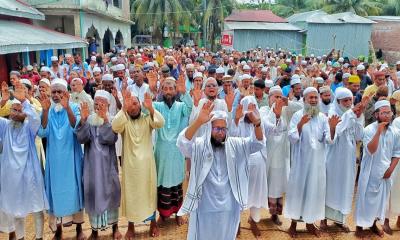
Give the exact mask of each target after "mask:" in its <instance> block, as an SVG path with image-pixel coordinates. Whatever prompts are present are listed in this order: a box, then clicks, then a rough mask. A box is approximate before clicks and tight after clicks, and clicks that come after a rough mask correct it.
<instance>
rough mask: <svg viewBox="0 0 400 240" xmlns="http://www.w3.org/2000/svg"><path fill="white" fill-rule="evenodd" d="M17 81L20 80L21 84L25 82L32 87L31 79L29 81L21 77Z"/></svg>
mask: <svg viewBox="0 0 400 240" xmlns="http://www.w3.org/2000/svg"><path fill="white" fill-rule="evenodd" d="M19 81H20V83H22V84H26V85H28V86H31V87H32V83H31V81H29V79H26V78H23V79H21V80H19Z"/></svg>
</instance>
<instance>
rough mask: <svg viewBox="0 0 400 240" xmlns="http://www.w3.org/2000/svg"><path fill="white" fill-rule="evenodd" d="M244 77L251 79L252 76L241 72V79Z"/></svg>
mask: <svg viewBox="0 0 400 240" xmlns="http://www.w3.org/2000/svg"><path fill="white" fill-rule="evenodd" d="M244 79H252V77H251V76H250V75H249V74H243V75H242V80H244Z"/></svg>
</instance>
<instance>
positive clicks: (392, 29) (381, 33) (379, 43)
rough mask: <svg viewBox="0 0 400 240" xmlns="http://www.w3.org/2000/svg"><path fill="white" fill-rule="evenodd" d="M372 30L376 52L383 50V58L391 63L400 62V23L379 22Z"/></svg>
mask: <svg viewBox="0 0 400 240" xmlns="http://www.w3.org/2000/svg"><path fill="white" fill-rule="evenodd" d="M375 21H376V22H377V23H376V24H374V26H373V28H372V37H371V40H372V44H373V46H374V48H375V50H376V51H378V49H382V52H383V57H384V59H385V60H386V61H388V62H389V63H392V64H393V63H395V62H396V61H399V60H400V41H399V38H400V22H399V21H379V20H375Z"/></svg>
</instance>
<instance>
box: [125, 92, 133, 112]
mask: <svg viewBox="0 0 400 240" xmlns="http://www.w3.org/2000/svg"><path fill="white" fill-rule="evenodd" d="M122 96H123V98H124V104H123V106H122V110H123V111H124V112H127V111H128V108H129V106H132V105H133V98H132V96H131V93H130V92H129V91H126V92H125V93H124V94H123V95H122Z"/></svg>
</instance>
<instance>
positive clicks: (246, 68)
mask: <svg viewBox="0 0 400 240" xmlns="http://www.w3.org/2000/svg"><path fill="white" fill-rule="evenodd" d="M250 69H251V68H250V66H249V65H244V66H243V70H250Z"/></svg>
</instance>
